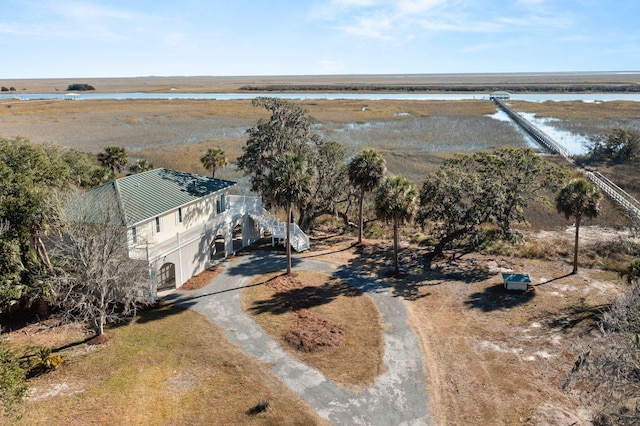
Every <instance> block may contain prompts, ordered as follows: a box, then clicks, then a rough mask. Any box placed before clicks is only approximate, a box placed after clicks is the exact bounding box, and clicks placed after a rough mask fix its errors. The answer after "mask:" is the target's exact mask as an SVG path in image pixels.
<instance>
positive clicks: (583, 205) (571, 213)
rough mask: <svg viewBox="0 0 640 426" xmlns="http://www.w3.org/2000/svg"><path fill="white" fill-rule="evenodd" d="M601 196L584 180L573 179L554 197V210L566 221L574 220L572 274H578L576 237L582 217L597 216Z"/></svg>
mask: <svg viewBox="0 0 640 426" xmlns="http://www.w3.org/2000/svg"><path fill="white" fill-rule="evenodd" d="M601 198H602V194H601V193H600V191H598V189H597V188H596V187H595V186H593V185H592V184H591V183H589V182H587V181H586V180H585V179H574V180H572V181H571V182H569V183H568V184H567V185H566V186H565V187H564V188H562V189H561V190H560V192H559V193H558V196H557V197H556V209H557V210H558V213H563V214H564V215H565V217H566V218H567V219H570V218H572V217H573V218H575V220H576V239H575V248H574V252H573V273H574V274H575V273H577V272H578V235H579V233H580V221H581V220H582V217H583V216H584V217H587V218H594V217H596V216H598V213H599V208H600V205H599V204H600V199H601Z"/></svg>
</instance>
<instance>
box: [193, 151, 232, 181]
mask: <svg viewBox="0 0 640 426" xmlns="http://www.w3.org/2000/svg"><path fill="white" fill-rule="evenodd" d="M200 161H201V162H202V165H203V166H204V168H205V169H207V170H209V169H211V177H212V178H215V177H216V169H217V168H218V167H220V168H222V167H226V166H228V165H229V160H228V159H227V157H225V155H224V151H223V150H221V149H220V148H209V149H208V150H207V152H206V153H205V154H204V155H203V156H202V157H201V158H200Z"/></svg>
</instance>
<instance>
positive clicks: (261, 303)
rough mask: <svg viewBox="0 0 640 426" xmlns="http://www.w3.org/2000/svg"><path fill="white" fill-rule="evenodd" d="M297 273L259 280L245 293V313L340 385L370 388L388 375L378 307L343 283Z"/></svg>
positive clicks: (243, 294)
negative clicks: (382, 374) (382, 373)
mask: <svg viewBox="0 0 640 426" xmlns="http://www.w3.org/2000/svg"><path fill="white" fill-rule="evenodd" d="M296 272H297V275H296V276H292V275H282V274H279V275H274V274H268V275H265V276H259V277H256V278H255V279H254V280H253V281H252V282H250V283H248V284H247V286H246V287H245V289H243V291H242V308H243V310H244V311H245V312H247V314H249V315H250V316H251V317H252V318H253V319H254V320H255V321H256V322H257V323H258V324H259V325H260V326H261V327H262V328H263V329H264V330H265V332H266V333H267V334H269V335H270V336H272V337H273V338H274V339H275V340H277V341H278V342H280V345H281V346H282V348H284V349H285V350H287V351H288V352H289V353H290V354H291V355H292V356H295V357H296V358H297V359H299V360H300V361H302V362H304V363H305V364H308V365H310V366H312V367H314V368H317V369H318V370H319V371H320V372H322V374H324V375H325V376H326V377H328V378H329V379H331V380H333V381H334V382H335V383H338V384H340V385H343V386H347V387H349V388H352V389H354V390H362V389H364V388H366V387H368V386H370V385H371V384H372V383H373V382H374V380H375V379H376V377H378V376H379V375H380V374H381V372H382V371H384V366H383V362H382V356H383V353H384V345H383V344H384V342H383V338H382V332H383V327H382V324H381V323H380V312H379V310H378V309H377V307H376V305H375V302H374V301H373V299H372V298H371V297H370V296H368V295H366V294H364V293H363V292H362V291H360V290H359V289H357V288H355V287H352V286H350V285H349V284H346V283H344V282H342V281H341V280H339V279H336V278H333V277H330V276H327V275H325V274H322V273H319V272H314V271H306V270H298V271H296ZM354 360H357V362H354Z"/></svg>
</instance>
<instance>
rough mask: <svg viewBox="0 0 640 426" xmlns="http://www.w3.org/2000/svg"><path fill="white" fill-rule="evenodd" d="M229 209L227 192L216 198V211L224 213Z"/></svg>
mask: <svg viewBox="0 0 640 426" xmlns="http://www.w3.org/2000/svg"><path fill="white" fill-rule="evenodd" d="M225 210H227V200H226V198H225V194H221V195H220V198H217V199H216V213H222V212H223V211H225Z"/></svg>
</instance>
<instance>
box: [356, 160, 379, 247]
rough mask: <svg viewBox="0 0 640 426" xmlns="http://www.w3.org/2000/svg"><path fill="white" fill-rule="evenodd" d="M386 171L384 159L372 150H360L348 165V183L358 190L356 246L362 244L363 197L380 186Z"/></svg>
mask: <svg viewBox="0 0 640 426" xmlns="http://www.w3.org/2000/svg"><path fill="white" fill-rule="evenodd" d="M386 170H387V168H386V165H385V162H384V159H383V158H382V156H381V155H380V154H378V153H377V152H376V151H374V150H372V149H365V150H362V151H361V152H360V153H359V154H358V155H356V156H355V157H354V158H353V159H352V160H351V162H350V163H349V170H348V174H349V182H351V184H352V185H353V186H355V187H356V188H358V189H359V190H360V198H359V200H358V224H359V225H358V244H362V227H363V219H362V206H363V204H364V195H365V193H367V192H369V191H373V190H374V189H376V188H377V187H378V185H380V182H381V181H382V178H383V177H384V174H385V172H386Z"/></svg>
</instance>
